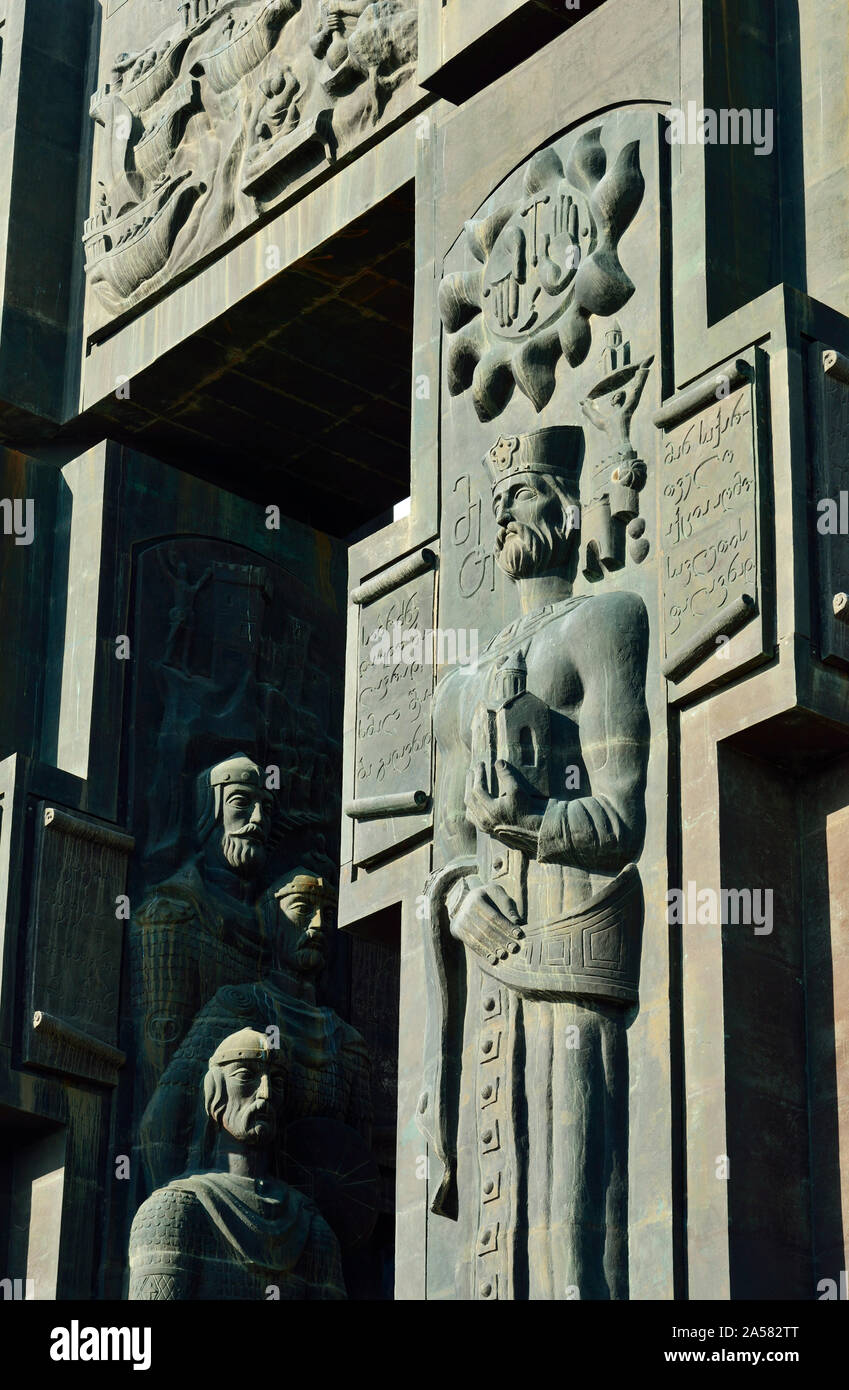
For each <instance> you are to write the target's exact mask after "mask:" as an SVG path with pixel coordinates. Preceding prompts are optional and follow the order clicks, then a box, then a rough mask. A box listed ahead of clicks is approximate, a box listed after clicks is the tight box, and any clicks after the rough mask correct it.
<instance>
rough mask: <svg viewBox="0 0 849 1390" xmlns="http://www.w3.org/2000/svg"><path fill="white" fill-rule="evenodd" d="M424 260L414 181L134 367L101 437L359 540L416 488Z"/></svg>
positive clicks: (104, 410) (106, 415) (105, 410)
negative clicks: (416, 316) (415, 343)
mask: <svg viewBox="0 0 849 1390" xmlns="http://www.w3.org/2000/svg"><path fill="white" fill-rule="evenodd" d="M413 258H414V253H413V189H412V185H410V186H408V187H405V188H404V189H402V190H401V191H400V192H399V193H397V194H396V195H394V196H393V197H391V198H389V199H386V200H385V201H384V202H382V203H381V204H380V205H379V206H378V207H375V208H373V209H371V210H370V211H369V212H368V213H367V214H366V215H365V216H364V217H362V218H360V219H359V220H358V221H356V222H353V223H351V224H350V225H349V226H347V227H346V228H345V229H344V230H343V231H341V232H339V233H338V234H337V235H336V236H334V237H333V238H331V239H330V240H329V241H327V242H325V243H324V244H323V245H321V246H319V247H318V248H317V249H316V250H315V251H313V252H311V253H310V255H309V256H307V257H305V258H304V259H303V260H301V261H299V262H297V263H296V264H295V265H293V266H291V267H289V268H287V269H286V270H284V271H281V272H280V273H279V274H277V275H275V276H273V277H270V278H269V281H268V283H267V284H265V285H263V286H260V288H258V289H257V290H255V291H254V292H253V293H252V294H251V295H249V296H248V297H247V298H246V299H244V300H243V301H242V302H241V303H239V304H238V305H236V306H235V307H233V308H231V309H229V310H228V311H227V312H226V313H224V314H222V315H220V316H219V317H218V318H217V319H214V320H212V321H211V322H210V323H209V324H208V325H207V326H206V328H205V329H204V330H203V332H200V333H197V334H195V335H194V336H193V337H191V338H187V339H186V340H185V341H184V342H182V343H180V344H179V346H178V347H176V348H174V349H173V350H172V351H171V352H169V353H166V354H165V355H164V356H162V357H160V358H159V359H158V360H157V361H156V362H155V363H154V364H153V365H152V366H151V367H149V368H148V369H147V370H146V371H143V372H141V373H139V374H138V375H137V376H134V377H133V380H132V399H131V400H120V399H114V400H113V399H112V398H111V397H110V398H109V401H108V402H107V403H106V404H105V405H104V404H103V403H101V405H100V407H99V409H98V413H97V420H98V421H99V422H101V423H102V430H101V433H102V434H104V435H108V436H109V437H110V438H113V439H117V440H119V441H120V442H122V443H126V444H128V445H131V446H132V447H133V448H135V449H138V450H140V451H142V452H143V453H146V454H152V455H154V456H155V457H157V458H160V459H162V460H164V461H165V462H166V463H171V464H174V465H175V466H177V467H179V468H182V469H184V470H185V471H186V472H188V473H193V474H195V475H196V476H198V477H201V478H205V479H206V480H208V481H209V482H212V483H215V484H218V485H219V486H221V487H225V488H227V489H228V490H229V491H231V492H235V493H237V494H239V495H240V496H243V497H247V498H250V499H252V500H254V501H257V502H261V503H263V504H265V505H269V504H272V503H273V504H276V505H278V506H279V507H280V510H281V512H282V514H283V515H284V516H291V517H294V518H295V519H296V520H299V521H304V522H306V523H307V524H308V525H311V526H315V527H317V528H319V529H320V530H323V531H326V532H329V533H330V534H331V535H335V536H347V535H348V534H350V532H351V531H353V530H355V529H356V528H358V527H361V526H363V525H365V524H366V523H367V522H369V521H371V520H372V519H373V518H375V517H377V516H379V515H380V514H382V513H384V512H385V511H386V510H387V508H390V507H391V506H392V505H393V503H395V502H397V501H400V500H401V499H402V498H404V497H407V496H408V495H409V491H410V401H411V392H412V370H411V361H412V336H413ZM87 420H88V423H89V424H91V423H93V420H92V417H91V416H89V417H87Z"/></svg>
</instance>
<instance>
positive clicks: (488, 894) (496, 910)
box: [451, 883, 524, 965]
mask: <svg viewBox="0 0 849 1390" xmlns="http://www.w3.org/2000/svg"><path fill="white" fill-rule="evenodd" d="M451 935H452V936H456V937H457V939H458V941H462V942H464V944H465V945H466V946H468V947H469V949H470V950H472V951H474V952H475V953H476V954H477V955H479V956H483V958H484V959H485V960H488V961H489V962H490V964H491V965H497V964H498V962H499V961H502V960H507V959H508V958H509V957H510V956H511V955H515V954H516V952H517V951H518V950H519V949H520V948H519V942H520V941H521V940H522V938H523V936H524V932H523V931H522V929H521V927H520V926H519V914H518V912H517V910H516V906H515V904H514V902H513V900H512V898H511V897H510V896H509V895H508V894H507V893H506V892H505V890H504V889H503V888H502V887H501V885H500V884H498V883H490V884H481V885H479V886H478V887H477V888H472V889H471V890H470V891H469V892H468V893H467V894H466V896H465V897H464V898H463V901H462V903H461V904H460V907H459V909H458V910H457V912H456V914H455V916H454V917H453V918H452V921H451Z"/></svg>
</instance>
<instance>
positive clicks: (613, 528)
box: [440, 111, 662, 644]
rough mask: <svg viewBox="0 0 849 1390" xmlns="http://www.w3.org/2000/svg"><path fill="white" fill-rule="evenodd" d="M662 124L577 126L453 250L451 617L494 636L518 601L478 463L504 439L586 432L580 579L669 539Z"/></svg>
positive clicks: (448, 464)
mask: <svg viewBox="0 0 849 1390" xmlns="http://www.w3.org/2000/svg"><path fill="white" fill-rule="evenodd" d="M661 138H662V136H661V133H660V131H659V128H658V118H657V116H656V115H654V114H653V113H648V112H645V111H639V112H633V113H628V114H627V115H626V114H624V113H610V114H609V115H607V116H606V117H604V119H603V120H601V121H594V122H592V123H591V124H590V126H589V127H588V128H586V127H585V128H582V129H581V130H580V131H579V132H578V133H577V134H574V133H573V134H572V135H567V136H564V137H563V138H562V139H560V140H557V141H555V142H554V144H553V145H552V146H551V147H550V148H549V149H548V150H545V151H543V152H541V153H540V154H539V155H537V156H535V157H534V159H533V160H532V161H529V163H528V164H527V165H525V166H523V167H522V168H520V169H519V170H517V171H516V172H515V173H514V174H513V175H511V176H510V178H509V179H508V180H507V181H506V182H505V183H504V184H502V185H501V186H500V187H499V188H498V190H497V191H496V192H495V193H493V195H492V196H491V197H490V198H489V199H488V201H487V202H486V203H485V204H483V206H482V207H481V208H480V209H478V210H477V212H476V213H475V214H474V216H473V218H472V220H471V221H470V222H468V223H467V224H466V228H465V230H464V231H463V233H462V234H461V235H460V236H459V238H458V239H457V241H456V243H455V244H454V245H453V247H452V248H451V250H450V251H449V253H448V255H447V256H446V259H445V275H444V279H443V283H442V288H441V290H440V309H441V312H442V318H443V325H444V330H445V331H444V337H443V342H444V350H443V357H444V360H445V363H446V365H445V369H444V378H443V386H442V401H443V407H442V429H441V444H440V472H441V490H442V515H443V518H444V521H443V531H442V537H443V539H442V545H443V551H442V558H441V564H440V625H441V626H444V627H449V628H450V627H455V626H457V627H460V628H465V627H469V626H471V625H472V624H474V625H476V626H477V627H478V628H479V630H480V639H479V642H480V644H485V643H486V641H488V640H489V638H490V637H491V636H492V635H493V632H494V631H497V630H498V627H499V626H501V625H502V624H503V623H504V622H505V621H506V620H507V617H508V616H513V611H512V610H513V608H514V607H515V595H514V593H513V588H512V585H511V584H510V582H509V581H508V580H507V579H506V577H505V575H504V574H503V572H502V571H501V570H500V569H499V567H498V566H497V565H496V563H495V559H494V556H493V553H492V527H493V520H492V500H491V489H490V487H489V485H488V482H487V479H486V475H485V470H484V467H483V463H482V460H483V459H484V456H485V455H486V453H487V451H488V449H490V448H491V447H492V446H493V445H494V444H496V442H497V440H498V439H499V437H500V436H501V435H505V436H513V435H517V434H520V433H523V432H526V431H530V430H537V429H540V428H544V427H546V426H547V425H549V424H562V423H566V422H568V423H571V424H573V425H574V426H576V427H580V428H581V430H582V433H583V444H582V449H583V459H582V464H581V470H580V490H581V508H582V515H581V555H580V561H579V566H578V575H577V576H576V590H580V589H582V588H583V589H590V588H592V587H594V586H596V585H598V584H604V585H605V587H609V585H610V583H611V581H613V582H614V583H618V582H619V581H620V579H621V578H622V576H623V574H625V573H628V574H633V573H635V572H637V568H638V566H640V565H642V564H643V563H644V562H645V559H646V556H647V555H648V554H649V553H650V548H651V547H654V546H656V543H657V536H656V531H655V520H654V515H653V495H654V494H653V488H654V485H655V482H656V479H655V478H654V477H653V475H652V465H653V462H654V459H655V454H656V450H657V442H656V439H655V437H654V431H653V430H652V426H651V416H652V410H653V408H654V407H655V406H656V405H658V404H659V402H660V391H661V371H662V363H661V361H660V359H659V358H658V357H656V354H657V353H658V351H659V344H660V312H661V308H660V287H659V284H658V280H659V273H660V272H659V267H660V260H661V249H660V236H661V232H660V213H659V206H658V198H659V182H660V170H659V142H660V140H661ZM640 402H642V404H640ZM647 478H648V483H647V482H646V479H647ZM644 488H647V489H648V490H647V491H646V492H645V493H643V489H644Z"/></svg>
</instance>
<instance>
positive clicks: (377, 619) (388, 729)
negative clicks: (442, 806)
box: [345, 562, 435, 864]
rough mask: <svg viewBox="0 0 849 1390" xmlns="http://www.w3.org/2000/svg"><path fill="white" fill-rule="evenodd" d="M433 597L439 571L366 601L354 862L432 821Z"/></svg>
mask: <svg viewBox="0 0 849 1390" xmlns="http://www.w3.org/2000/svg"><path fill="white" fill-rule="evenodd" d="M404 563H405V562H402V566H403V565H404ZM403 572H404V571H403V569H400V570H399V577H400V575H401V574H403ZM389 582H391V575H390V576H389ZM363 588H364V589H365V588H366V586H363ZM371 592H374V591H373V590H372V591H371ZM367 597H369V594H368V591H367ZM434 598H435V574H434V571H433V570H432V569H424V570H422V572H420V573H418V574H416V575H415V576H414V577H413V578H411V579H406V580H403V581H402V582H400V583H398V584H396V585H395V586H393V587H391V588H389V589H388V590H385V591H384V592H382V593H379V594H378V595H377V596H375V597H374V598H373V599H371V600H370V601H366V602H363V603H361V604H360V608H359V624H358V673H357V705H356V721H357V722H356V737H355V740H354V747H355V766H354V784H353V788H354V794H353V800H352V801H351V802H349V803H348V805H347V806H346V808H345V810H346V814H347V815H349V816H350V817H351V819H352V820H353V821H354V827H355V828H354V863H355V864H363V863H367V862H368V861H370V860H372V859H374V858H376V857H378V856H380V855H381V854H383V853H385V852H387V851H388V850H390V849H391V848H393V847H395V846H397V845H400V844H402V843H404V842H405V841H407V840H409V839H410V838H412V837H413V836H414V835H416V834H419V833H421V832H422V831H423V830H425V829H427V828H428V827H429V826H430V824H431V816H430V795H431V763H432V741H433V740H432V733H431V697H432V694H433V685H434V665H433V648H432V636H429V635H428V634H432V632H433V625H434V618H433V614H434Z"/></svg>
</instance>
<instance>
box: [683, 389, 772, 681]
mask: <svg viewBox="0 0 849 1390" xmlns="http://www.w3.org/2000/svg"><path fill="white" fill-rule="evenodd" d="M752 399H753V398H752V387H751V385H750V384H746V385H745V386H744V387H742V388H741V389H740V390H738V391H735V392H734V393H733V394H732V395H730V396H729V397H728V398H727V399H724V400H722V399H721V400H718V401H717V402H716V405H715V406H711V407H710V408H709V409H707V410H704V411H701V412H700V413H699V414H698V415H697V416H696V417H695V418H693V419H690V420H686V421H684V422H683V423H682V424H680V425H678V426H676V427H675V428H674V429H673V430H671V431H670V432H669V434H668V435H667V436H666V439H665V443H664V457H663V484H662V497H661V527H662V538H663V601H664V627H665V634H666V652H667V655H668V654H669V653H670V652H672V651H675V650H676V649H678V648H680V647H682V646H685V645H686V644H687V643H688V642H689V641H690V640H691V639H692V638H693V636H694V635H695V634H696V633H698V631H699V630H700V629H701V628H702V627H704V626H705V624H706V623H709V622H711V621H712V620H713V619H715V618H716V617H717V616H719V615H721V611H722V610H723V609H724V608H726V607H728V606H729V605H730V604H731V603H732V602H733V601H734V600H735V599H737V598H739V597H740V596H741V595H743V594H748V595H749V596H751V597H752V598H756V597H757V575H758V555H757V482H756V458H755V444H754V429H753V407H752Z"/></svg>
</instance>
